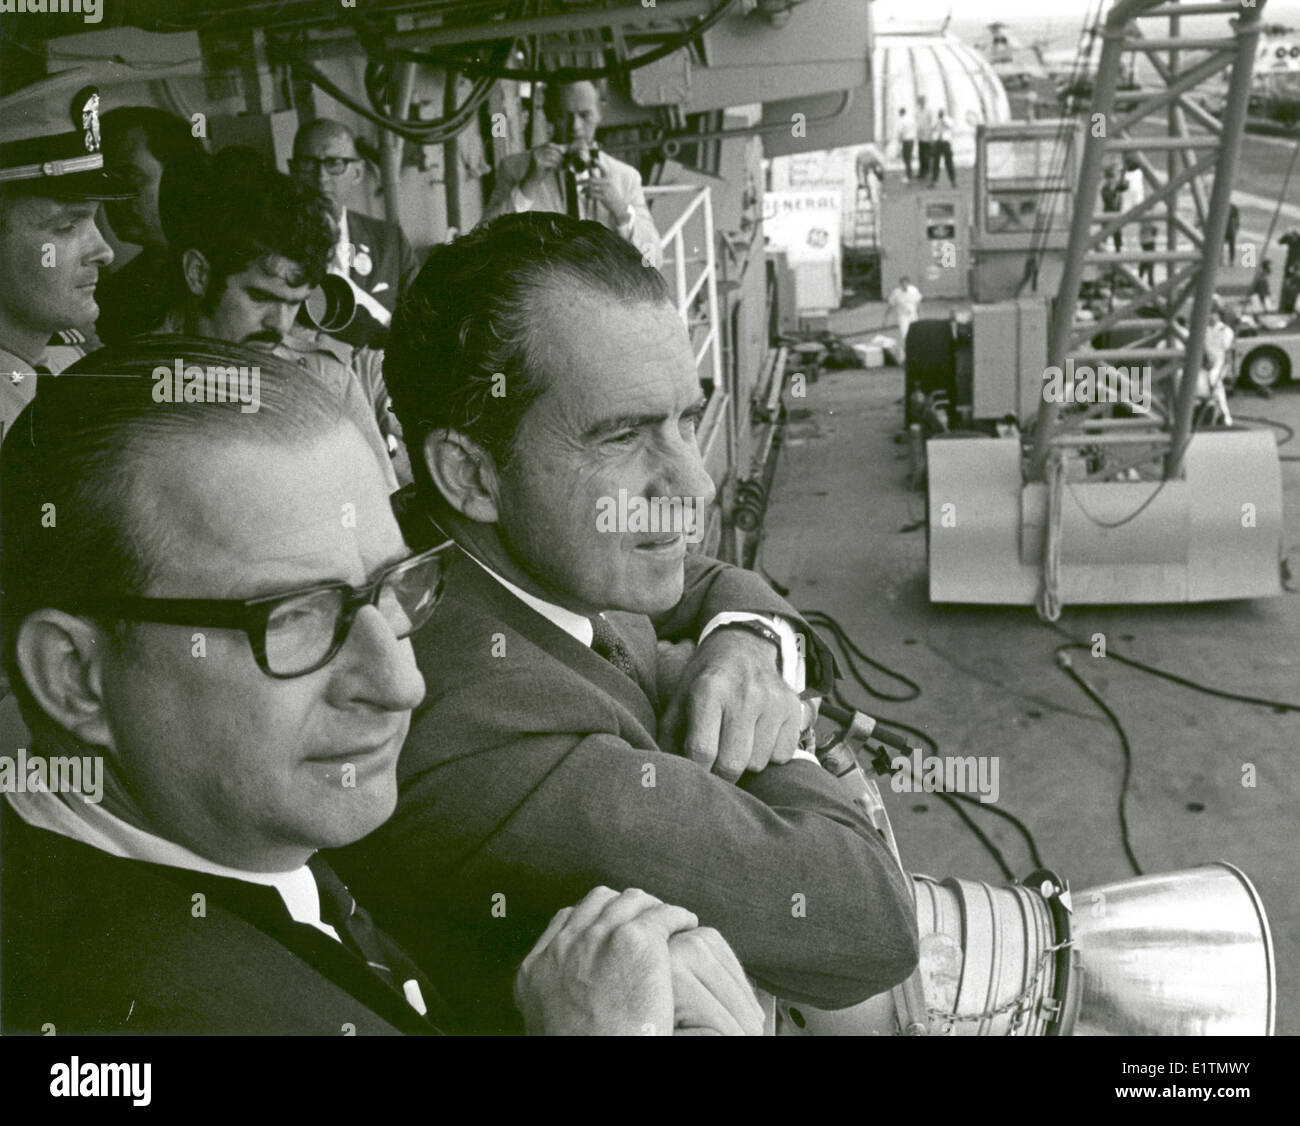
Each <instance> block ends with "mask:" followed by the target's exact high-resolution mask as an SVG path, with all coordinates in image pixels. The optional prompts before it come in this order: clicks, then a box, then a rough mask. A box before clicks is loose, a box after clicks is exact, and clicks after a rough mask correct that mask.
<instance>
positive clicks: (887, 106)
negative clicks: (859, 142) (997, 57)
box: [871, 24, 1011, 166]
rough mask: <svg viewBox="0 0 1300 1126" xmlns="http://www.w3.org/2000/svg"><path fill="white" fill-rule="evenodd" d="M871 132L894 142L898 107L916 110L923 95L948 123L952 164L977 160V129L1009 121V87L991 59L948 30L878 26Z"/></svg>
mask: <svg viewBox="0 0 1300 1126" xmlns="http://www.w3.org/2000/svg"><path fill="white" fill-rule="evenodd" d="M871 68H872V69H871V74H872V92H873V95H874V97H873V105H874V107H875V137H876V140H877V141H878V142H879V143H880V144H882V145H885V144H887V143H888V142H891V141H893V139H894V132H895V128H896V122H897V119H898V111H899V109H900V108H904V109H906V110H907V111H908V113H910V114H914V113H915V112H916V99H917V98H918V97H924V98H925V101H926V105H927V107H928V108H929V109H930V110H936V109H942V110H943V112H944V115H945V116H946V117H947V118H948V120H949V121H951V122H952V127H953V139H952V153H953V161H954V163H956V164H958V165H962V166H969V165H971V164H974V163H975V130H976V127H977V126H979V125H998V124H1001V123H1003V122H1006V121H1010V120H1011V106H1010V103H1008V101H1007V92H1006V89H1005V88H1004V87H1003V85H1002V83H1001V81H1000V80H999V79H998V76H997V74H996V73H995V72H994V70H993V67H992V65H991V64H990V63H989V61H988V60H987V59H986V58H985V57H984V56H983V55H981V54H980V53H979V52H978V51H977V50H975V49H974V48H973V47H970V46H968V45H967V44H965V43H963V42H962V41H961V40H960V39H958V38H957V37H956V36H955V35H950V34H948V33H947V32H936V31H921V30H915V29H906V30H898V31H895V30H892V29H891V27H890V25H889V24H885V25H884V26H880V25H877V27H876V36H875V41H874V43H873V45H872V50H871Z"/></svg>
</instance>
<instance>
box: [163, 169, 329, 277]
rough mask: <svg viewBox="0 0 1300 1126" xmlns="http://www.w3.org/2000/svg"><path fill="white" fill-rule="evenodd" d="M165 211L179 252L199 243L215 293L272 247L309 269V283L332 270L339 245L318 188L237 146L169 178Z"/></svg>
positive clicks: (197, 247)
mask: <svg viewBox="0 0 1300 1126" xmlns="http://www.w3.org/2000/svg"><path fill="white" fill-rule="evenodd" d="M158 214H159V218H160V219H161V220H162V226H163V233H164V234H165V235H166V236H167V246H168V248H169V250H170V251H171V253H172V255H173V257H174V258H175V259H176V260H179V258H180V256H181V254H183V253H184V252H185V251H186V250H198V251H200V252H201V253H202V254H203V257H204V258H206V259H207V260H208V265H209V267H210V268H211V276H210V278H209V283H208V293H209V295H212V294H214V293H215V294H219V293H220V292H221V291H222V290H223V289H224V288H225V280H226V278H227V277H229V276H230V275H231V274H237V273H239V272H240V271H241V270H243V269H245V268H246V267H247V266H248V265H249V264H250V263H252V262H256V261H257V260H258V259H259V258H263V257H265V256H266V255H268V254H279V255H282V256H283V257H285V258H287V259H289V260H290V261H291V262H296V263H298V264H299V265H300V266H302V268H303V270H304V271H305V275H306V276H305V278H304V282H303V284H305V285H317V284H318V283H319V282H320V280H321V278H323V277H324V276H325V270H326V267H327V266H328V265H329V260H330V255H331V253H332V252H333V248H334V227H333V225H332V223H331V220H330V206H329V201H328V200H326V198H325V197H324V196H323V195H321V193H320V192H319V191H317V189H315V188H313V187H309V186H307V185H304V184H300V183H298V182H297V181H296V180H293V179H291V178H290V177H288V176H286V175H284V174H283V173H281V172H277V171H276V170H275V169H274V168H273V167H272V166H271V165H270V164H269V163H268V162H267V161H266V160H265V158H264V157H263V156H262V155H261V154H260V153H259V152H257V151H256V150H255V149H251V148H246V147H243V146H239V145H231V146H228V147H227V148H224V149H222V150H221V151H220V152H219V153H217V154H216V155H215V156H210V157H205V158H203V159H200V160H195V161H187V162H186V163H185V164H184V166H183V168H178V169H176V170H174V174H170V175H167V176H165V177H164V178H163V181H162V184H161V185H160V187H159V192H158Z"/></svg>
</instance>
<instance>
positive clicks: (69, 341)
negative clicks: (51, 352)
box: [50, 328, 87, 348]
mask: <svg viewBox="0 0 1300 1126" xmlns="http://www.w3.org/2000/svg"><path fill="white" fill-rule="evenodd" d="M50 343H51V344H52V345H59V344H66V345H69V346H71V347H77V348H85V347H86V344H87V340H86V334H85V333H84V332H82V331H81V329H79V328H61V329H59V331H58V332H56V333H55V334H54V335H53V336H51V337H50Z"/></svg>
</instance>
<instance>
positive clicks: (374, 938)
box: [307, 855, 397, 989]
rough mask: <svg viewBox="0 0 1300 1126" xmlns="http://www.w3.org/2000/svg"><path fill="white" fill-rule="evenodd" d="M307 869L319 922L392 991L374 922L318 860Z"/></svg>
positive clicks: (390, 970)
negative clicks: (312, 879)
mask: <svg viewBox="0 0 1300 1126" xmlns="http://www.w3.org/2000/svg"><path fill="white" fill-rule="evenodd" d="M307 867H309V868H310V869H311V873H312V875H313V876H315V877H316V886H317V888H319V889H320V917H321V920H322V921H323V922H326V923H328V924H329V925H330V926H332V927H333V928H334V929H335V930H336V931H338V934H339V938H340V939H341V940H342V941H343V945H344V946H346V947H347V948H348V949H349V950H351V951H352V953H353V954H355V955H357V957H359V958H360V959H361V960H362V961H363V962H365V963H366V965H368V966H369V967H370V968H371V969H372V970H373V971H374V973H375V974H376V976H378V977H380V978H382V979H383V980H384V981H385V982H386V983H387V984H388V985H390V986H392V987H393V988H394V989H396V988H397V981H396V979H395V978H394V976H393V971H392V968H391V967H390V966H389V965H388V962H387V955H386V953H385V951H384V944H383V940H382V939H381V938H380V937H379V929H378V928H377V927H376V926H375V924H374V921H373V920H372V919H371V918H370V916H369V915H368V914H367V913H366V911H365V909H364V908H363V907H361V906H359V905H358V904H357V901H356V900H355V899H353V898H352V893H351V892H350V891H348V889H347V885H346V884H344V883H343V881H342V880H340V879H339V878H338V875H337V874H336V873H335V872H334V869H333V868H331V867H330V866H329V865H328V864H326V863H325V861H323V860H322V859H321V858H320V856H318V855H317V856H313V857H312V858H311V859H310V860H308V861H307Z"/></svg>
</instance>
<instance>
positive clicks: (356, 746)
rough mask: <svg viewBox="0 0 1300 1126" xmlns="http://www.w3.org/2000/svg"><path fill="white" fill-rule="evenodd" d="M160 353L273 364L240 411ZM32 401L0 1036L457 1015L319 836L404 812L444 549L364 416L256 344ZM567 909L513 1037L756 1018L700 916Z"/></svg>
mask: <svg viewBox="0 0 1300 1126" xmlns="http://www.w3.org/2000/svg"><path fill="white" fill-rule="evenodd" d="M176 357H179V359H175V358H176ZM174 359H175V362H177V363H185V364H186V365H188V366H192V367H198V368H200V369H204V370H206V371H208V372H211V371H212V370H213V365H219V366H220V368H221V370H223V371H235V370H241V371H244V372H247V371H248V370H249V369H250V368H251V369H252V370H253V371H258V372H260V378H259V379H258V382H256V383H254V384H253V386H254V387H255V388H256V389H257V390H256V391H255V392H254V394H255V395H256V408H255V410H254V411H253V412H251V413H248V412H246V411H245V409H244V407H245V405H246V404H245V403H243V402H242V401H241V400H240V399H238V398H232V399H230V400H229V401H227V397H226V396H225V395H224V394H223V395H221V396H213V397H211V398H208V397H203V398H200V400H199V401H193V400H192V399H188V397H187V401H184V402H179V401H175V400H173V399H170V398H166V399H163V400H162V401H160V400H159V399H158V398H156V397H155V389H156V388H157V386H158V376H157V371H158V367H159V366H161V367H162V369H163V371H164V373H165V372H166V371H167V370H168V368H169V366H170V365H171V364H172V363H173V360H174ZM19 421H20V424H21V425H20V426H19V428H18V430H17V431H16V432H15V433H14V434H13V435H12V436H11V437H10V439H9V440H8V441H6V442H5V443H4V447H3V452H2V454H0V457H2V459H3V463H2V465H0V469H2V470H3V476H4V482H5V489H6V493H5V504H4V508H3V510H2V512H0V519H2V521H3V523H2V524H0V547H3V551H2V552H0V568H2V570H0V584H2V585H3V589H4V595H5V597H4V603H3V607H0V610H2V613H3V617H2V618H0V639H2V640H3V653H4V664H5V667H6V669H7V670H8V672H9V676H10V680H11V682H12V685H13V687H14V690H15V692H16V694H17V696H18V700H19V703H20V704H21V706H22V710H23V716H24V718H25V720H26V721H27V724H28V726H29V728H30V730H31V735H32V739H31V741H30V742H29V743H27V744H26V745H25V746H24V747H23V749H22V750H19V749H18V748H14V747H3V748H0V750H2V751H3V757H0V777H3V779H4V791H5V793H4V798H3V800H0V832H2V833H3V844H2V845H0V858H2V859H3V867H2V868H0V939H2V941H3V951H2V956H0V968H2V972H3V976H2V978H0V993H2V996H0V1010H2V1012H3V1031H4V1032H5V1033H6V1034H9V1033H15V1032H18V1033H40V1032H44V1033H45V1034H47V1035H48V1034H51V1033H55V1034H58V1035H67V1034H87V1033H146V1034H148V1033H153V1034H160V1033H206V1034H245V1035H264V1034H270V1033H296V1034H304V1033H305V1034H317V1035H334V1036H337V1035H348V1034H363V1035H364V1034H381V1035H382V1034H394V1033H401V1032H405V1033H412V1034H430V1033H434V1032H437V1031H439V1030H440V1029H441V1030H446V1029H455V1028H456V1027H457V1025H458V1021H457V1018H456V1015H455V1014H454V1012H452V1011H450V1010H449V1009H448V1008H447V1006H446V1005H445V1003H444V1002H443V1001H442V1000H441V998H440V997H439V995H438V992H437V990H436V989H435V988H434V986H433V983H432V982H431V980H430V979H429V977H427V976H426V974H425V972H424V970H422V969H421V968H420V967H419V966H417V965H416V964H415V962H413V961H412V959H411V958H410V957H409V956H408V955H407V954H406V953H405V952H404V951H403V950H402V948H401V947H400V946H398V945H397V943H395V942H394V941H393V940H392V939H391V938H389V937H388V936H387V935H385V934H384V933H383V932H382V931H380V930H379V929H378V928H376V927H375V925H374V923H373V921H372V920H371V919H370V916H369V915H368V914H367V912H366V911H365V909H364V907H361V906H359V905H358V904H357V902H356V900H354V899H353V898H352V895H351V893H350V892H349V891H348V889H347V887H346V886H345V885H344V884H343V883H342V882H341V881H340V880H339V878H338V876H336V875H335V874H334V872H333V871H332V870H331V869H330V867H329V866H328V865H327V864H326V863H325V862H324V861H323V860H322V859H321V858H320V856H319V855H318V854H317V850H318V849H320V848H322V847H325V846H335V847H336V846H339V845H344V844H347V843H348V842H350V841H352V840H355V839H356V838H358V837H360V836H362V835H364V834H365V833H367V832H369V831H370V830H371V829H373V828H375V827H376V826H377V825H378V824H379V823H381V822H382V821H383V820H384V819H385V818H386V817H387V816H388V815H389V813H390V812H391V811H392V809H393V804H394V802H395V800H396V778H395V771H394V767H395V764H396V759H397V753H398V750H399V748H400V747H401V745H402V741H403V739H404V737H405V735H406V732H407V729H408V726H409V723H410V714H411V708H412V707H413V706H414V705H415V704H417V703H419V701H420V699H421V697H422V696H423V695H424V681H423V679H422V677H421V675H420V672H419V670H418V668H417V667H416V664H415V660H414V656H413V653H412V649H411V642H410V640H409V637H410V635H411V634H412V633H413V632H414V631H415V630H417V629H419V628H420V627H421V626H422V625H423V624H424V623H425V622H426V621H427V620H428V618H429V616H430V614H431V613H432V612H433V609H434V607H435V606H436V605H437V600H438V595H439V590H440V588H441V575H442V572H443V570H444V563H445V560H446V557H447V553H448V548H447V547H446V546H435V547H433V548H432V549H430V550H428V551H424V552H420V553H417V554H414V555H413V554H412V553H411V552H410V551H409V550H408V549H407V548H406V546H405V545H404V544H403V542H402V537H401V533H400V531H399V528H398V525H397V523H396V522H395V520H394V519H393V514H392V510H391V508H390V507H389V500H388V491H387V488H386V487H385V483H384V480H383V477H382V475H381V473H380V471H379V466H378V464H377V462H376V460H375V458H374V456H373V452H372V450H371V449H370V448H369V446H368V444H367V442H366V440H365V439H364V438H363V436H362V434H361V432H360V430H359V429H358V428H357V426H356V424H355V423H354V422H353V421H352V420H351V419H349V418H348V417H347V415H346V414H345V413H344V412H343V411H341V410H340V409H339V407H338V406H337V404H335V403H334V402H332V401H331V397H330V396H329V395H328V394H326V393H325V391H324V389H323V388H321V387H320V386H319V385H317V381H316V379H315V377H314V376H312V375H311V374H310V373H309V372H305V371H302V370H299V369H298V368H296V367H289V366H285V365H282V364H280V363H279V362H278V361H276V360H275V359H274V358H273V357H270V356H268V355H266V354H265V353H263V352H257V351H250V350H248V349H244V348H239V347H237V346H233V345H229V344H225V343H214V342H212V341H205V340H202V339H196V338H186V337H169V338H165V339H162V338H159V339H155V340H154V341H152V342H150V341H145V342H141V343H135V344H130V345H126V346H123V347H122V348H121V349H106V350H103V351H100V352H97V353H95V354H94V355H93V356H90V357H87V359H85V360H84V361H82V362H81V363H80V364H78V365H75V366H74V367H73V368H71V369H69V371H68V372H67V373H65V374H64V375H63V376H61V377H60V378H59V379H57V380H52V381H50V382H49V384H48V386H45V387H42V389H41V393H40V395H39V396H38V397H37V399H36V401H35V402H33V403H32V404H30V405H29V406H28V407H27V408H26V409H25V411H24V412H23V414H22V415H21V416H20V419H19ZM49 512H57V515H58V520H57V523H56V522H53V521H50V520H49V519H47V516H48V513H49ZM340 513H342V514H343V515H342V518H340ZM15 775H17V777H15ZM38 782H39V783H40V784H39V785H38V784H36V783H38ZM580 899H581V902H579V903H578V904H577V906H576V907H573V908H572V909H566V910H565V911H563V912H561V913H560V914H559V915H557V916H556V917H555V918H554V919H552V920H551V923H550V925H549V926H548V927H547V928H546V930H545V933H543V934H542V938H541V940H540V941H539V942H538V943H537V945H536V946H534V948H533V949H532V951H531V952H530V953H529V954H528V956H527V957H526V958H525V959H524V965H523V968H522V971H521V973H520V975H519V977H518V979H517V985H516V993H515V999H516V1002H517V1003H518V1004H519V1005H520V1007H521V1009H522V1010H523V1015H524V1020H525V1022H526V1024H527V1026H528V1028H529V1030H530V1031H537V1032H569V1033H592V1032H629V1033H636V1034H640V1033H643V1032H645V1031H647V1026H649V1030H650V1031H655V1032H659V1033H665V1034H666V1033H668V1032H670V1031H673V1030H675V1029H701V1028H709V1029H713V1030H715V1031H732V1032H737V1031H749V1032H752V1033H756V1032H757V1031H759V1030H761V1028H762V1017H761V1010H760V1009H759V1006H758V1003H757V1001H756V1000H755V999H754V997H753V994H752V992H749V990H748V986H747V985H746V984H745V982H744V977H743V974H742V972H741V970H740V967H739V965H738V964H737V963H736V962H735V959H734V957H733V956H732V955H731V954H730V952H729V951H728V950H727V949H726V946H725V943H723V942H722V941H721V939H720V938H719V937H718V936H717V935H716V934H713V933H712V932H709V931H707V929H701V928H699V927H698V926H697V925H696V920H695V917H694V916H693V915H692V914H691V913H690V912H689V911H686V910H683V909H681V908H677V907H670V906H668V905H666V904H663V903H661V902H660V901H659V900H657V899H655V898H654V897H652V896H650V895H648V894H646V893H645V892H642V891H637V890H628V891H625V892H623V893H621V894H619V893H616V892H614V891H612V890H610V889H608V888H596V889H594V890H591V889H590V888H588V889H584V894H583V896H581V897H580ZM539 933H541V928H539ZM430 968H431V969H432V970H433V971H434V972H437V971H438V970H439V969H440V967H430Z"/></svg>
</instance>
